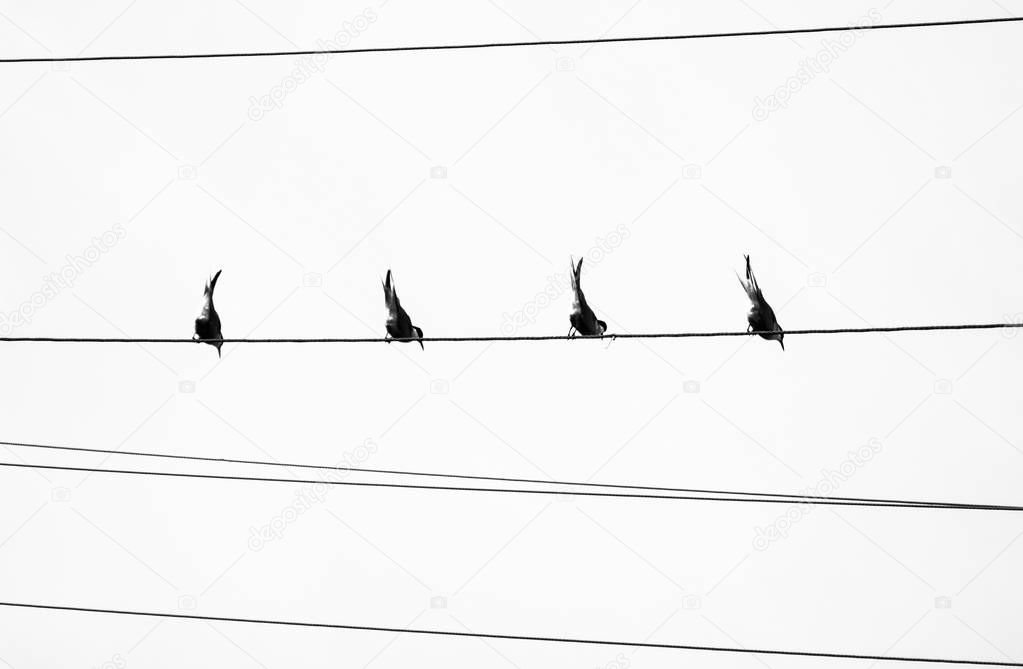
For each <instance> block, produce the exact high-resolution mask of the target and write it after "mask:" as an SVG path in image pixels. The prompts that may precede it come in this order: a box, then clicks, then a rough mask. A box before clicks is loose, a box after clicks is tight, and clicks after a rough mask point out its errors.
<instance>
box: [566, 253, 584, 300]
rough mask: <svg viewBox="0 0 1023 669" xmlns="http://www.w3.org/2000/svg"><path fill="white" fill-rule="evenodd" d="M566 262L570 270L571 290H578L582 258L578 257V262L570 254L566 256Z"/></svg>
mask: <svg viewBox="0 0 1023 669" xmlns="http://www.w3.org/2000/svg"><path fill="white" fill-rule="evenodd" d="M568 264H569V267H570V268H571V270H572V290H574V291H575V292H579V286H580V285H581V281H580V278H581V276H582V271H583V259H582V258H579V262H578V263H576V262H575V260H574V259H573V258H572V256H568Z"/></svg>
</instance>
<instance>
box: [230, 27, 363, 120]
mask: <svg viewBox="0 0 1023 669" xmlns="http://www.w3.org/2000/svg"><path fill="white" fill-rule="evenodd" d="M378 18H379V17H378V16H377V13H376V11H375V10H374V9H373V8H372V7H366V8H365V9H363V10H362V11H361V12H359V13H358V14H356V15H355V16H354V17H353V18H352V19H351V20H349V21H343V22H342V23H341V29H340V30H338V31H337V32H336V33H335V34H334V36H333V37H331V38H329V39H326V40H324V39H318V40H316V48H317V50H318V51H319V53H313V54H309V55H307V56H303V57H301V58H296V59H295V61H294V62H295V68H294V69H293V70H292V71H291V72H290V73H289V74H288V75H287V76H285V77H284V78H283V79H281V81H280V83H279V84H276V85H274V86H273V87H271V88H270V90H269V91H268V92H267V93H266V95H262V96H258V97H257V96H255V95H253V96H251V97H249V112H248V114H249V118H250V119H252V120H253V121H258V120H260V119H262V118H263V117H264V116H266V113H267V112H270V111H273V110H275V109H280V108H281V107H283V106H284V98H286V97H288V96H289V95H290V94H292V93H294V92H295V91H296V90H297V89H298V87H299V86H301V85H302V84H304V83H305V82H307V81H309V80H310V79H312V78H313V77H314V76H316V75H317V74H322V73H323V72H324V71H325V70H326V69H327V63H329V62H330V60H331V59H332V58H333V57H334V56H335V55H336V54H333V53H326V52H328V51H336V50H338V49H344V48H345V47H347V46H348V45H349V44H351V43H352V40H354V39H355V38H356V37H358V36H359V35H361V34H362V33H364V32H366V30H368V29H369V26H370V24H372V23H376V21H377V19H378Z"/></svg>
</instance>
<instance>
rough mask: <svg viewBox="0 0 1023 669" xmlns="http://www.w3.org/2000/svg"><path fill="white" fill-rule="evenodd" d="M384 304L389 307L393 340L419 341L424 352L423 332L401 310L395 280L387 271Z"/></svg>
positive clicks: (389, 331) (388, 319) (388, 316)
mask: <svg viewBox="0 0 1023 669" xmlns="http://www.w3.org/2000/svg"><path fill="white" fill-rule="evenodd" d="M384 304H385V305H387V334H388V336H389V337H390V338H392V339H400V340H404V341H413V340H418V341H419V347H420V348H422V349H423V350H424V351H425V350H426V347H425V346H423V330H422V328H418V327H416V326H415V325H412V319H411V318H409V315H408V313H406V311H405V310H404V309H402V308H401V302H399V301H398V293H397V291H395V289H394V280H393V279H392V278H391V270H387V278H386V279H385V280H384Z"/></svg>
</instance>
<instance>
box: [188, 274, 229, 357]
mask: <svg viewBox="0 0 1023 669" xmlns="http://www.w3.org/2000/svg"><path fill="white" fill-rule="evenodd" d="M222 271H223V270H217V273H216V274H214V275H213V278H212V279H210V280H207V281H206V289H205V290H204V291H203V295H202V296H203V303H202V311H201V312H200V313H199V317H198V318H196V319H195V334H193V335H192V339H193V340H195V341H196V342H204V343H206V344H209V345H210V346H216V347H217V357H218V358H219V357H220V347H221V346H223V345H224V335H223V333H222V332H221V331H220V314H218V313H217V310H216V308H215V307H214V306H213V289H214V288H216V286H217V279H219V278H220V273H221V272H222Z"/></svg>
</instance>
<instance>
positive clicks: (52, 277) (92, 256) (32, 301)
mask: <svg viewBox="0 0 1023 669" xmlns="http://www.w3.org/2000/svg"><path fill="white" fill-rule="evenodd" d="M127 236H128V231H127V230H125V229H124V226H123V225H121V224H120V223H115V224H114V225H113V227H111V228H110V229H109V230H106V231H105V232H103V233H102V234H100V235H99V236H97V237H93V238H92V241H91V242H90V243H89V245H88V246H86V247H85V248H84V249H83V250H82V252H81V253H79V254H77V255H68V256H65V258H64V266H63V267H61V268H60V270H58V271H56V272H50V273H49V274H47V275H46V276H44V277H43V285H42V286H40V287H39V290H37V291H36V292H34V293H32V294H31V295H29V296H28V298H26V299H25V300H24V301H23V302H22V303H21V304H19V305H18V307H17V308H16V309H15V310H14V311H11V312H0V336H2V337H6V336H8V335H9V334H11V332H13V331H14V330H15V329H16V328H20V327H22V326H24V325H28V324H29V323H31V322H32V319H33V318H35V316H36V314H37V313H38V312H39V310H40V309H42V308H43V307H45V306H46V305H47V304H49V302H50V300H52V299H54V298H55V297H57V296H58V295H60V293H61V292H62V291H65V290H67V289H68V288H71V287H73V286H74V285H75V282H76V281H77V280H78V279H79V278H80V277H81V276H82V275H83V274H85V271H86V270H87V269H89V268H90V267H92V266H93V265H95V264H96V263H98V262H99V261H100V260H101V259H102V258H103V255H104V254H106V252H107V251H109V250H110V249H112V248H114V247H115V246H117V244H118V242H120V241H121V240H122V239H124V238H125V237H127Z"/></svg>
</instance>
